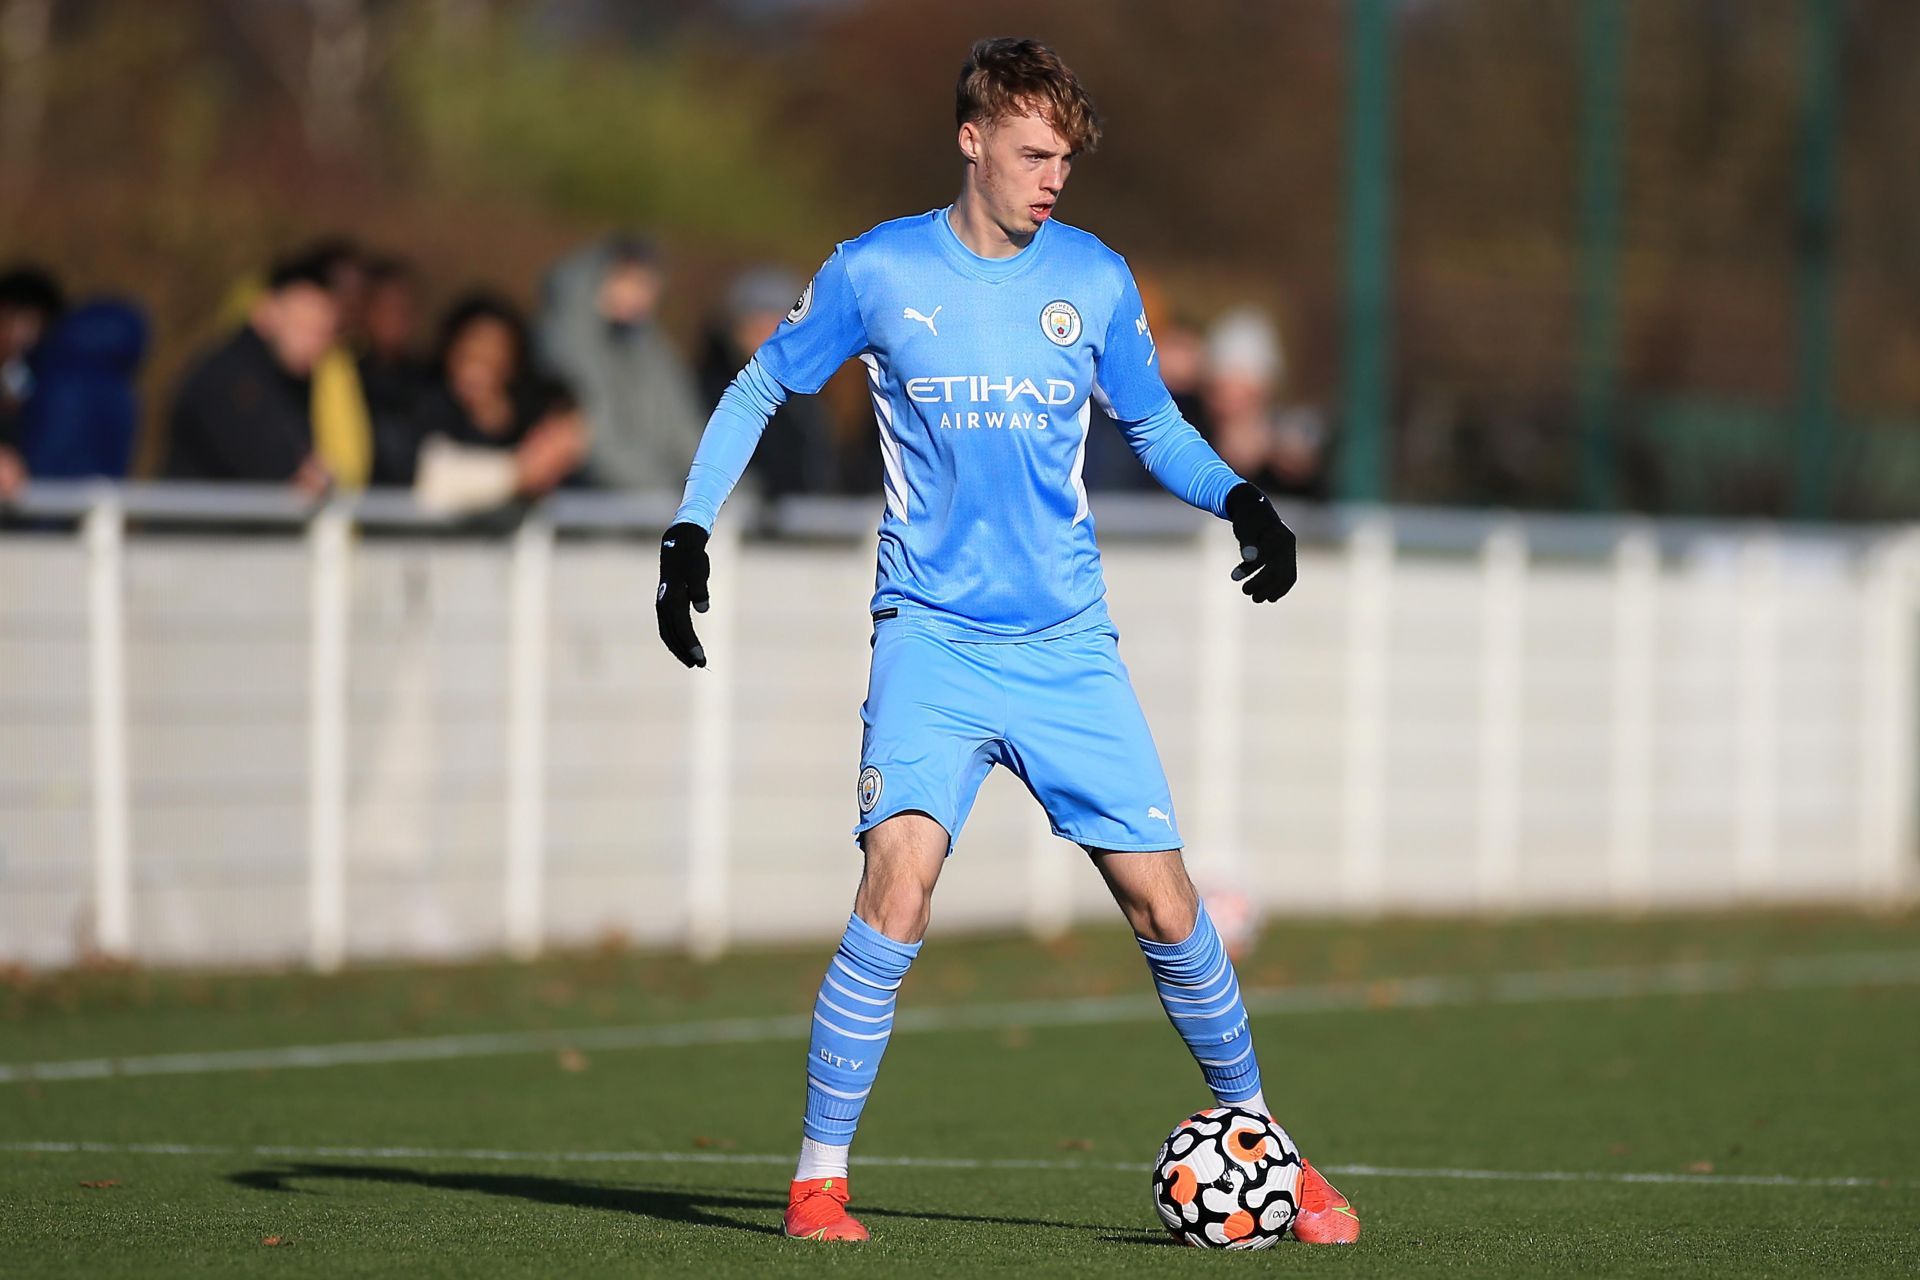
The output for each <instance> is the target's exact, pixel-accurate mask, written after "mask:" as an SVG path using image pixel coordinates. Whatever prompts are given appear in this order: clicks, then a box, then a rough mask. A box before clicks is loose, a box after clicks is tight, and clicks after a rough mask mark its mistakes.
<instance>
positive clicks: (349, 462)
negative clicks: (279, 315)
mask: <svg viewBox="0 0 1920 1280" xmlns="http://www.w3.org/2000/svg"><path fill="white" fill-rule="evenodd" d="M300 256H302V257H305V258H310V259H312V260H314V261H315V262H317V263H319V264H320V265H321V267H322V270H323V271H324V273H325V275H326V278H327V282H328V287H329V289H330V291H331V292H332V293H333V296H334V300H335V302H336V303H337V304H338V305H339V308H340V338H339V341H337V342H335V343H334V344H333V346H332V347H330V348H328V350H327V353H326V354H325V355H323V356H321V357H320V360H319V362H318V363H317V364H315V365H314V366H313V375H312V383H313V390H312V402H311V412H312V417H313V455H314V458H315V459H316V460H317V461H318V462H319V464H320V465H321V467H323V468H324V469H325V470H326V472H327V474H328V475H329V476H330V477H332V480H333V486H334V488H336V489H345V490H359V489H364V488H366V487H367V480H368V478H369V476H370V475H371V474H372V471H373V422H372V418H371V416H370V415H369V414H368V412H367V396H366V391H365V389H364V388H363V387H362V386H361V385H360V370H359V368H358V366H357V365H356V364H355V362H354V356H353V350H352V343H353V341H354V339H355V338H356V337H357V336H358V334H359V332H360V320H361V314H362V312H363V310H364V302H365V298H366V266H365V263H364V261H363V259H362V257H361V255H360V251H359V250H358V249H357V248H355V247H354V245H353V244H352V243H351V242H350V241H347V240H344V239H328V240H323V241H320V242H319V243H317V244H314V245H311V246H309V247H308V248H307V249H306V250H305V251H304V252H303V253H302V254H301V255H300ZM265 288H266V278H265V277H264V276H263V275H260V274H259V273H254V274H250V275H248V276H246V277H245V278H243V279H242V280H240V281H239V283H237V284H236V285H235V286H234V287H233V289H232V291H231V292H229V293H228V295H227V299H226V302H225V303H224V304H223V305H222V307H221V309H220V318H221V321H222V324H223V327H232V326H235V325H239V324H242V323H244V322H245V321H246V318H247V317H248V315H249V314H251V312H252V310H253V304H254V303H255V302H257V301H258V300H259V298H260V295H261V294H262V293H263V292H264V291H265Z"/></svg>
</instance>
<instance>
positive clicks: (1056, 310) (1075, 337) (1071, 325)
mask: <svg viewBox="0 0 1920 1280" xmlns="http://www.w3.org/2000/svg"><path fill="white" fill-rule="evenodd" d="M1040 328H1041V329H1042V330H1044V331H1045V332H1046V335H1047V340H1048V341H1049V342H1051V343H1053V344H1054V345H1055V346H1059V347H1070V346H1072V345H1073V344H1074V343H1076V342H1078V341H1079V340H1080V312H1079V311H1078V310H1076V309H1075V308H1074V305H1073V304H1072V303H1071V302H1068V301H1067V300H1066V299H1065V298H1056V299H1054V300H1053V301H1052V302H1049V303H1048V304H1047V305H1046V306H1044V307H1042V308H1041V309H1040Z"/></svg>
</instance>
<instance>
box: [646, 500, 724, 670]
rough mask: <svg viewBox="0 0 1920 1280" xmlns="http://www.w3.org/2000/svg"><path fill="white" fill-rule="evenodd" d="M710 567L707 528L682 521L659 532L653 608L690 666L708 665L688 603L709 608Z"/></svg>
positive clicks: (664, 635) (667, 638) (670, 644)
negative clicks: (658, 585) (658, 570)
mask: <svg viewBox="0 0 1920 1280" xmlns="http://www.w3.org/2000/svg"><path fill="white" fill-rule="evenodd" d="M709 568H710V566H709V564H708V563H707V531H706V530H705V529H702V528H701V527H700V526H699V525H697V524H688V523H685V522H682V523H680V524H677V525H675V526H673V528H671V529H669V530H667V531H666V532H665V533H663V534H661V535H660V589H659V590H658V591H656V592H654V595H653V612H654V614H655V616H656V617H658V618H659V619H660V639H661V640H662V642H664V643H665V644H666V646H667V648H669V649H671V650H672V651H673V656H674V657H676V658H678V659H680V661H681V662H683V663H685V664H686V665H687V666H689V667H704V666H706V665H707V651H706V650H705V649H702V648H701V647H700V637H699V636H697V635H695V634H693V618H692V616H691V615H689V614H688V613H687V606H688V605H689V604H691V605H692V606H693V607H694V608H695V609H697V610H698V611H700V612H701V613H705V612H706V611H707V605H708V603H709V601H708V599H707V573H708V571H709Z"/></svg>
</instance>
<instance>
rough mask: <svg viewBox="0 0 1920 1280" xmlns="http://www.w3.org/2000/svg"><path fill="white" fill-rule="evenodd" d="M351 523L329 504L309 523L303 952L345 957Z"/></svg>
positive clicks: (321, 958) (321, 961)
mask: <svg viewBox="0 0 1920 1280" xmlns="http://www.w3.org/2000/svg"><path fill="white" fill-rule="evenodd" d="M350 528H351V526H350V524H349V522H348V518H347V512H346V509H345V508H343V507H341V506H338V505H334V504H329V505H328V506H326V507H324V508H322V509H321V510H320V511H319V512H317V513H316V514H315V515H314V517H313V520H312V522H311V524H309V526H308V528H307V547H308V553H309V575H310V576H309V581H308V628H309V629H308V667H307V680H308V699H309V709H308V713H307V714H308V720H307V858H308V862H307V946H308V952H307V959H308V963H309V964H311V965H312V966H313V967H314V968H315V969H318V970H321V971H323V972H328V971H331V970H334V969H338V968H339V967H340V964H341V962H342V961H343V960H344V959H345V957H346V923H347V920H346V877H347V859H346V808H347V575H348V568H349V566H348V561H349V557H350V549H349V548H350V542H349V534H350Z"/></svg>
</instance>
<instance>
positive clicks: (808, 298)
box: [787, 280, 813, 324]
mask: <svg viewBox="0 0 1920 1280" xmlns="http://www.w3.org/2000/svg"><path fill="white" fill-rule="evenodd" d="M811 310H813V281H811V280H809V281H807V287H806V288H805V289H802V290H801V291H800V300H799V301H798V302H796V303H794V304H793V310H791V311H789V312H787V323H788V324H799V323H800V322H801V321H802V320H805V319H806V318H807V312H809V311H811Z"/></svg>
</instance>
